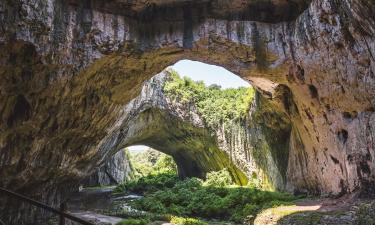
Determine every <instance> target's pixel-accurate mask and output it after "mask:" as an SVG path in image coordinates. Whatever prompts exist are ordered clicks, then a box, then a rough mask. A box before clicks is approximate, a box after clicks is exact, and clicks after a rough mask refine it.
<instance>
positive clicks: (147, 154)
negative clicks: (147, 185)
mask: <svg viewBox="0 0 375 225" xmlns="http://www.w3.org/2000/svg"><path fill="white" fill-rule="evenodd" d="M125 151H126V152H127V156H128V157H129V162H130V165H131V169H132V171H131V174H130V178H131V179H135V178H139V177H144V176H148V175H153V174H157V173H171V174H177V164H176V162H175V160H174V159H173V157H172V156H170V155H167V154H165V153H163V152H161V151H159V150H156V149H153V148H150V147H148V146H145V145H136V146H129V147H127V148H126V149H125Z"/></svg>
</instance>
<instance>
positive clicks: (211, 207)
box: [118, 170, 294, 224]
mask: <svg viewBox="0 0 375 225" xmlns="http://www.w3.org/2000/svg"><path fill="white" fill-rule="evenodd" d="M118 191H125V192H135V193H138V194H143V195H145V197H144V198H141V199H138V200H135V201H133V202H132V203H131V205H132V207H134V208H135V209H139V210H143V211H147V212H150V213H155V214H158V215H163V214H164V215H174V216H179V217H188V218H190V217H194V218H206V219H216V220H229V221H232V222H234V223H241V222H242V221H243V220H244V219H245V218H246V217H249V216H250V217H252V216H255V215H256V214H257V213H258V212H260V210H262V209H265V208H269V207H274V206H279V205H285V204H286V205H287V204H290V203H291V202H293V200H294V197H292V196H291V195H289V194H286V193H279V192H269V191H262V190H260V189H257V188H254V187H250V186H247V187H240V186H236V185H233V182H232V180H231V178H230V175H229V173H228V171H227V170H223V171H219V172H213V173H209V174H208V175H207V179H206V180H205V181H203V180H201V179H198V178H189V179H186V180H183V181H181V180H179V179H178V177H177V175H175V174H168V173H160V174H154V175H149V176H147V177H144V178H140V179H138V180H137V181H134V182H130V183H127V184H124V185H121V186H119V187H118ZM175 220H178V221H183V219H175ZM189 221H191V220H189V219H188V221H187V222H186V223H187V224H191V223H190V222H189ZM197 223H198V222H197ZM199 224H202V223H199Z"/></svg>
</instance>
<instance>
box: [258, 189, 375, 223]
mask: <svg viewBox="0 0 375 225" xmlns="http://www.w3.org/2000/svg"><path fill="white" fill-rule="evenodd" d="M254 225H375V200H374V199H367V198H366V199H363V198H359V197H358V194H351V195H345V196H343V197H340V198H337V199H332V198H321V199H302V200H299V201H296V203H295V205H291V206H280V207H275V208H270V209H266V210H264V211H262V212H261V213H260V214H258V215H257V217H256V219H255V221H254Z"/></svg>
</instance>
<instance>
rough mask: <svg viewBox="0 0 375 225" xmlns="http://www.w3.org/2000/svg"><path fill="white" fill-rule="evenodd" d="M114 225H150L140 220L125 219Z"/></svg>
mask: <svg viewBox="0 0 375 225" xmlns="http://www.w3.org/2000/svg"><path fill="white" fill-rule="evenodd" d="M116 225H150V223H149V222H148V221H146V220H141V219H127V220H123V221H121V222H118V223H116Z"/></svg>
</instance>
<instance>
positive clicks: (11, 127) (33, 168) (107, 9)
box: [0, 0, 375, 205]
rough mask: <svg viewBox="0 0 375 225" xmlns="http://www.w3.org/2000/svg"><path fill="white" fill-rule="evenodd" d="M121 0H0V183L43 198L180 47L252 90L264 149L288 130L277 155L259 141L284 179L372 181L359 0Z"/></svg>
mask: <svg viewBox="0 0 375 225" xmlns="http://www.w3.org/2000/svg"><path fill="white" fill-rule="evenodd" d="M122 2H123V1H111V2H106V1H105V2H104V1H99V0H97V1H74V0H70V1H62V0H55V1H53V0H47V1H45V0H43V1H42V0H31V1H24V0H16V1H6V0H1V1H0V22H1V23H0V42H1V44H0V56H1V57H0V74H1V81H0V109H1V123H0V130H1V133H0V148H1V151H0V177H2V179H1V180H0V185H1V186H3V187H7V188H9V189H13V190H16V191H19V192H22V193H25V194H28V195H30V196H32V197H35V198H39V199H42V200H43V201H46V202H50V203H53V204H54V205H56V204H57V202H58V200H56V193H61V191H60V190H58V188H57V187H58V185H59V184H66V183H72V184H73V183H76V181H78V180H80V179H81V178H82V177H84V176H86V175H87V174H89V173H90V172H91V171H92V170H93V168H95V167H97V166H98V165H99V164H100V162H102V161H103V160H104V159H105V158H106V157H107V156H108V155H109V154H111V153H110V150H111V149H113V147H114V146H116V145H117V143H116V142H117V141H118V140H117V137H113V138H112V139H111V138H108V136H109V135H110V134H112V133H113V132H118V133H120V131H119V130H118V129H120V127H121V126H119V125H118V121H119V120H121V119H120V117H121V115H123V112H122V111H123V110H124V107H125V106H126V105H127V104H128V103H129V102H130V100H131V99H133V98H134V97H136V96H137V95H138V93H139V91H140V89H141V84H142V82H143V81H145V80H147V79H149V78H151V77H152V76H153V75H155V74H157V73H159V72H160V71H162V70H163V69H164V68H165V67H167V66H169V65H171V64H173V63H174V62H176V61H178V60H179V59H183V58H187V59H194V60H198V61H202V62H207V63H214V64H217V65H221V66H223V67H225V68H227V69H229V70H231V71H233V72H234V73H236V74H238V75H239V76H241V77H242V78H244V79H247V80H249V81H251V82H252V84H253V85H254V86H255V87H256V88H257V90H258V91H259V93H260V95H261V96H262V97H261V98H260V99H263V100H260V101H259V104H261V105H262V106H263V110H264V112H263V113H260V114H259V121H261V122H262V126H263V128H264V129H265V131H267V132H266V133H265V134H267V135H266V136H265V138H268V139H271V141H272V142H270V143H272V145H270V148H271V149H274V150H276V149H277V148H278V146H279V145H278V142H281V140H287V141H288V143H284V144H283V145H282V146H285V147H282V148H281V149H280V151H281V152H282V155H283V156H282V157H278V156H279V155H278V154H279V152H280V151H279V150H277V151H272V152H273V154H274V155H275V156H277V157H276V158H279V160H278V161H280V162H287V166H286V168H285V170H284V171H286V174H285V175H282V176H285V180H286V186H287V189H288V190H291V191H296V192H299V191H308V192H310V193H317V194H340V193H341V194H343V193H346V192H352V191H355V190H364V191H371V187H372V185H373V182H374V180H375V177H374V176H375V175H374V172H375V163H374V161H375V150H374V149H375V143H374V129H375V123H374V120H375V119H374V117H375V114H374V109H375V98H374V97H375V96H374V95H375V76H374V70H375V64H374V61H375V60H374V54H375V44H374V43H375V41H374V37H375V35H374V34H375V18H374V13H373V12H374V11H375V5H374V4H373V3H372V2H371V1H367V0H347V1H337V0H312V1H311V2H310V1H303V0H301V1H297V0H296V1H277V0H274V1H271V2H272V4H271V5H267V4H265V3H259V4H260V5H257V6H254V5H251V4H250V5H246V3H245V4H242V1H240V0H238V1H237V0H236V1H232V2H233V3H235V4H234V6H235V8H227V10H220V9H224V8H225V7H223V5H222V4H225V2H226V1H203V3H206V5H205V6H204V7H200V6H202V5H201V4H203V3H202V1H199V3H198V1H173V0H170V1H168V2H167V3H165V4H159V3H161V1H152V2H153V3H155V4H151V5H146V4H143V3H144V2H143V1H130V2H129V3H130V5H126V4H125V3H122ZM177 2H181V3H178V4H177ZM256 2H263V1H256ZM266 2H269V1H266ZM123 7H125V8H123ZM252 10H253V11H252ZM254 11H255V12H254ZM250 15H252V16H250ZM277 118H279V119H277ZM279 121H281V122H282V123H279ZM285 124H290V127H289V128H290V135H289V138H285V137H283V135H282V134H283V133H284V132H282V130H283V129H284V127H285V128H287V127H288V126H284V125H285ZM279 128H282V129H279ZM274 134H280V135H277V137H279V138H277V139H273V138H272V137H273V136H274ZM284 150H285V151H284ZM286 150H287V151H286ZM285 152H288V154H285ZM282 164H283V163H282ZM283 165H284V164H283ZM46 193H49V194H46ZM57 195H59V194H57Z"/></svg>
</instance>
